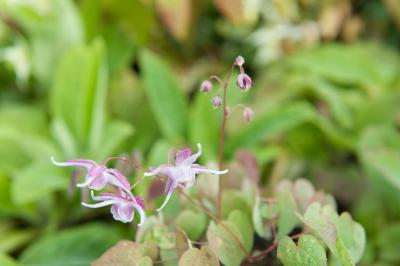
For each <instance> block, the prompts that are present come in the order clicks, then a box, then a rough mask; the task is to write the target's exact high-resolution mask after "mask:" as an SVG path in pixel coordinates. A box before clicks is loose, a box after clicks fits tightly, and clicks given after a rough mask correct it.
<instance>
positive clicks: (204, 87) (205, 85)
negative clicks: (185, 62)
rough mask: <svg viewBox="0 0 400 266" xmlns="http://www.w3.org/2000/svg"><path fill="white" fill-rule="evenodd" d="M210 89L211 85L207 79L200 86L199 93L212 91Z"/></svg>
mask: <svg viewBox="0 0 400 266" xmlns="http://www.w3.org/2000/svg"><path fill="white" fill-rule="evenodd" d="M212 88H213V84H212V83H211V81H209V80H208V79H207V80H205V81H203V82H202V83H201V85H200V91H201V92H205V93H209V92H210V91H211V90H212Z"/></svg>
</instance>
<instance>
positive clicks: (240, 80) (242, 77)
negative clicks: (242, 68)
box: [236, 73, 253, 91]
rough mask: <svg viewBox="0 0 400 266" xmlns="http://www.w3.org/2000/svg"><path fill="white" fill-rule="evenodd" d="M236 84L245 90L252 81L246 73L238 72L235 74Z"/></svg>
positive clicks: (249, 86)
mask: <svg viewBox="0 0 400 266" xmlns="http://www.w3.org/2000/svg"><path fill="white" fill-rule="evenodd" d="M236 84H237V85H238V87H239V88H240V90H241V91H247V90H249V89H250V88H251V86H252V85H253V81H252V80H251V78H250V77H249V75H247V74H246V73H240V74H239V75H238V76H237V79H236Z"/></svg>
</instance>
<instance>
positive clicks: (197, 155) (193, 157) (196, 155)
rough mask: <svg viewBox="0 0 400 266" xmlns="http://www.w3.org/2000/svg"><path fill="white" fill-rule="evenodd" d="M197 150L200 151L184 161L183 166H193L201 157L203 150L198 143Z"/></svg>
mask: <svg viewBox="0 0 400 266" xmlns="http://www.w3.org/2000/svg"><path fill="white" fill-rule="evenodd" d="M197 148H198V149H199V150H198V151H197V152H196V153H195V154H193V155H192V156H189V157H188V158H186V159H185V160H183V161H182V162H181V163H180V164H181V165H191V164H193V163H194V162H195V161H196V160H197V159H198V158H199V157H200V155H201V152H202V149H201V144H200V143H197Z"/></svg>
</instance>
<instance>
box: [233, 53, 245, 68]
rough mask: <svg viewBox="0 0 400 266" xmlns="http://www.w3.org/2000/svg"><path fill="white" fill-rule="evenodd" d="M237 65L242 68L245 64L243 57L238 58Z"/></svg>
mask: <svg viewBox="0 0 400 266" xmlns="http://www.w3.org/2000/svg"><path fill="white" fill-rule="evenodd" d="M235 64H236V65H238V66H242V65H243V64H244V58H243V56H241V55H239V56H238V57H236V59H235Z"/></svg>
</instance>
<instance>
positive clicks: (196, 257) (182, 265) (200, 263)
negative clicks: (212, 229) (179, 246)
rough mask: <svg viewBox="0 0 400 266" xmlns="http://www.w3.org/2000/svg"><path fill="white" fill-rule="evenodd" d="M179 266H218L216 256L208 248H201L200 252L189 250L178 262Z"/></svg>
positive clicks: (194, 249) (193, 249) (195, 249)
mask: <svg viewBox="0 0 400 266" xmlns="http://www.w3.org/2000/svg"><path fill="white" fill-rule="evenodd" d="M178 265H179V266H219V261H218V258H217V256H216V255H215V254H214V252H213V251H212V250H211V249H210V248H209V247H208V246H202V247H201V250H199V249H197V248H191V249H189V250H188V251H186V252H185V253H184V254H183V256H182V257H181V259H180V260H179V264H178Z"/></svg>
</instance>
